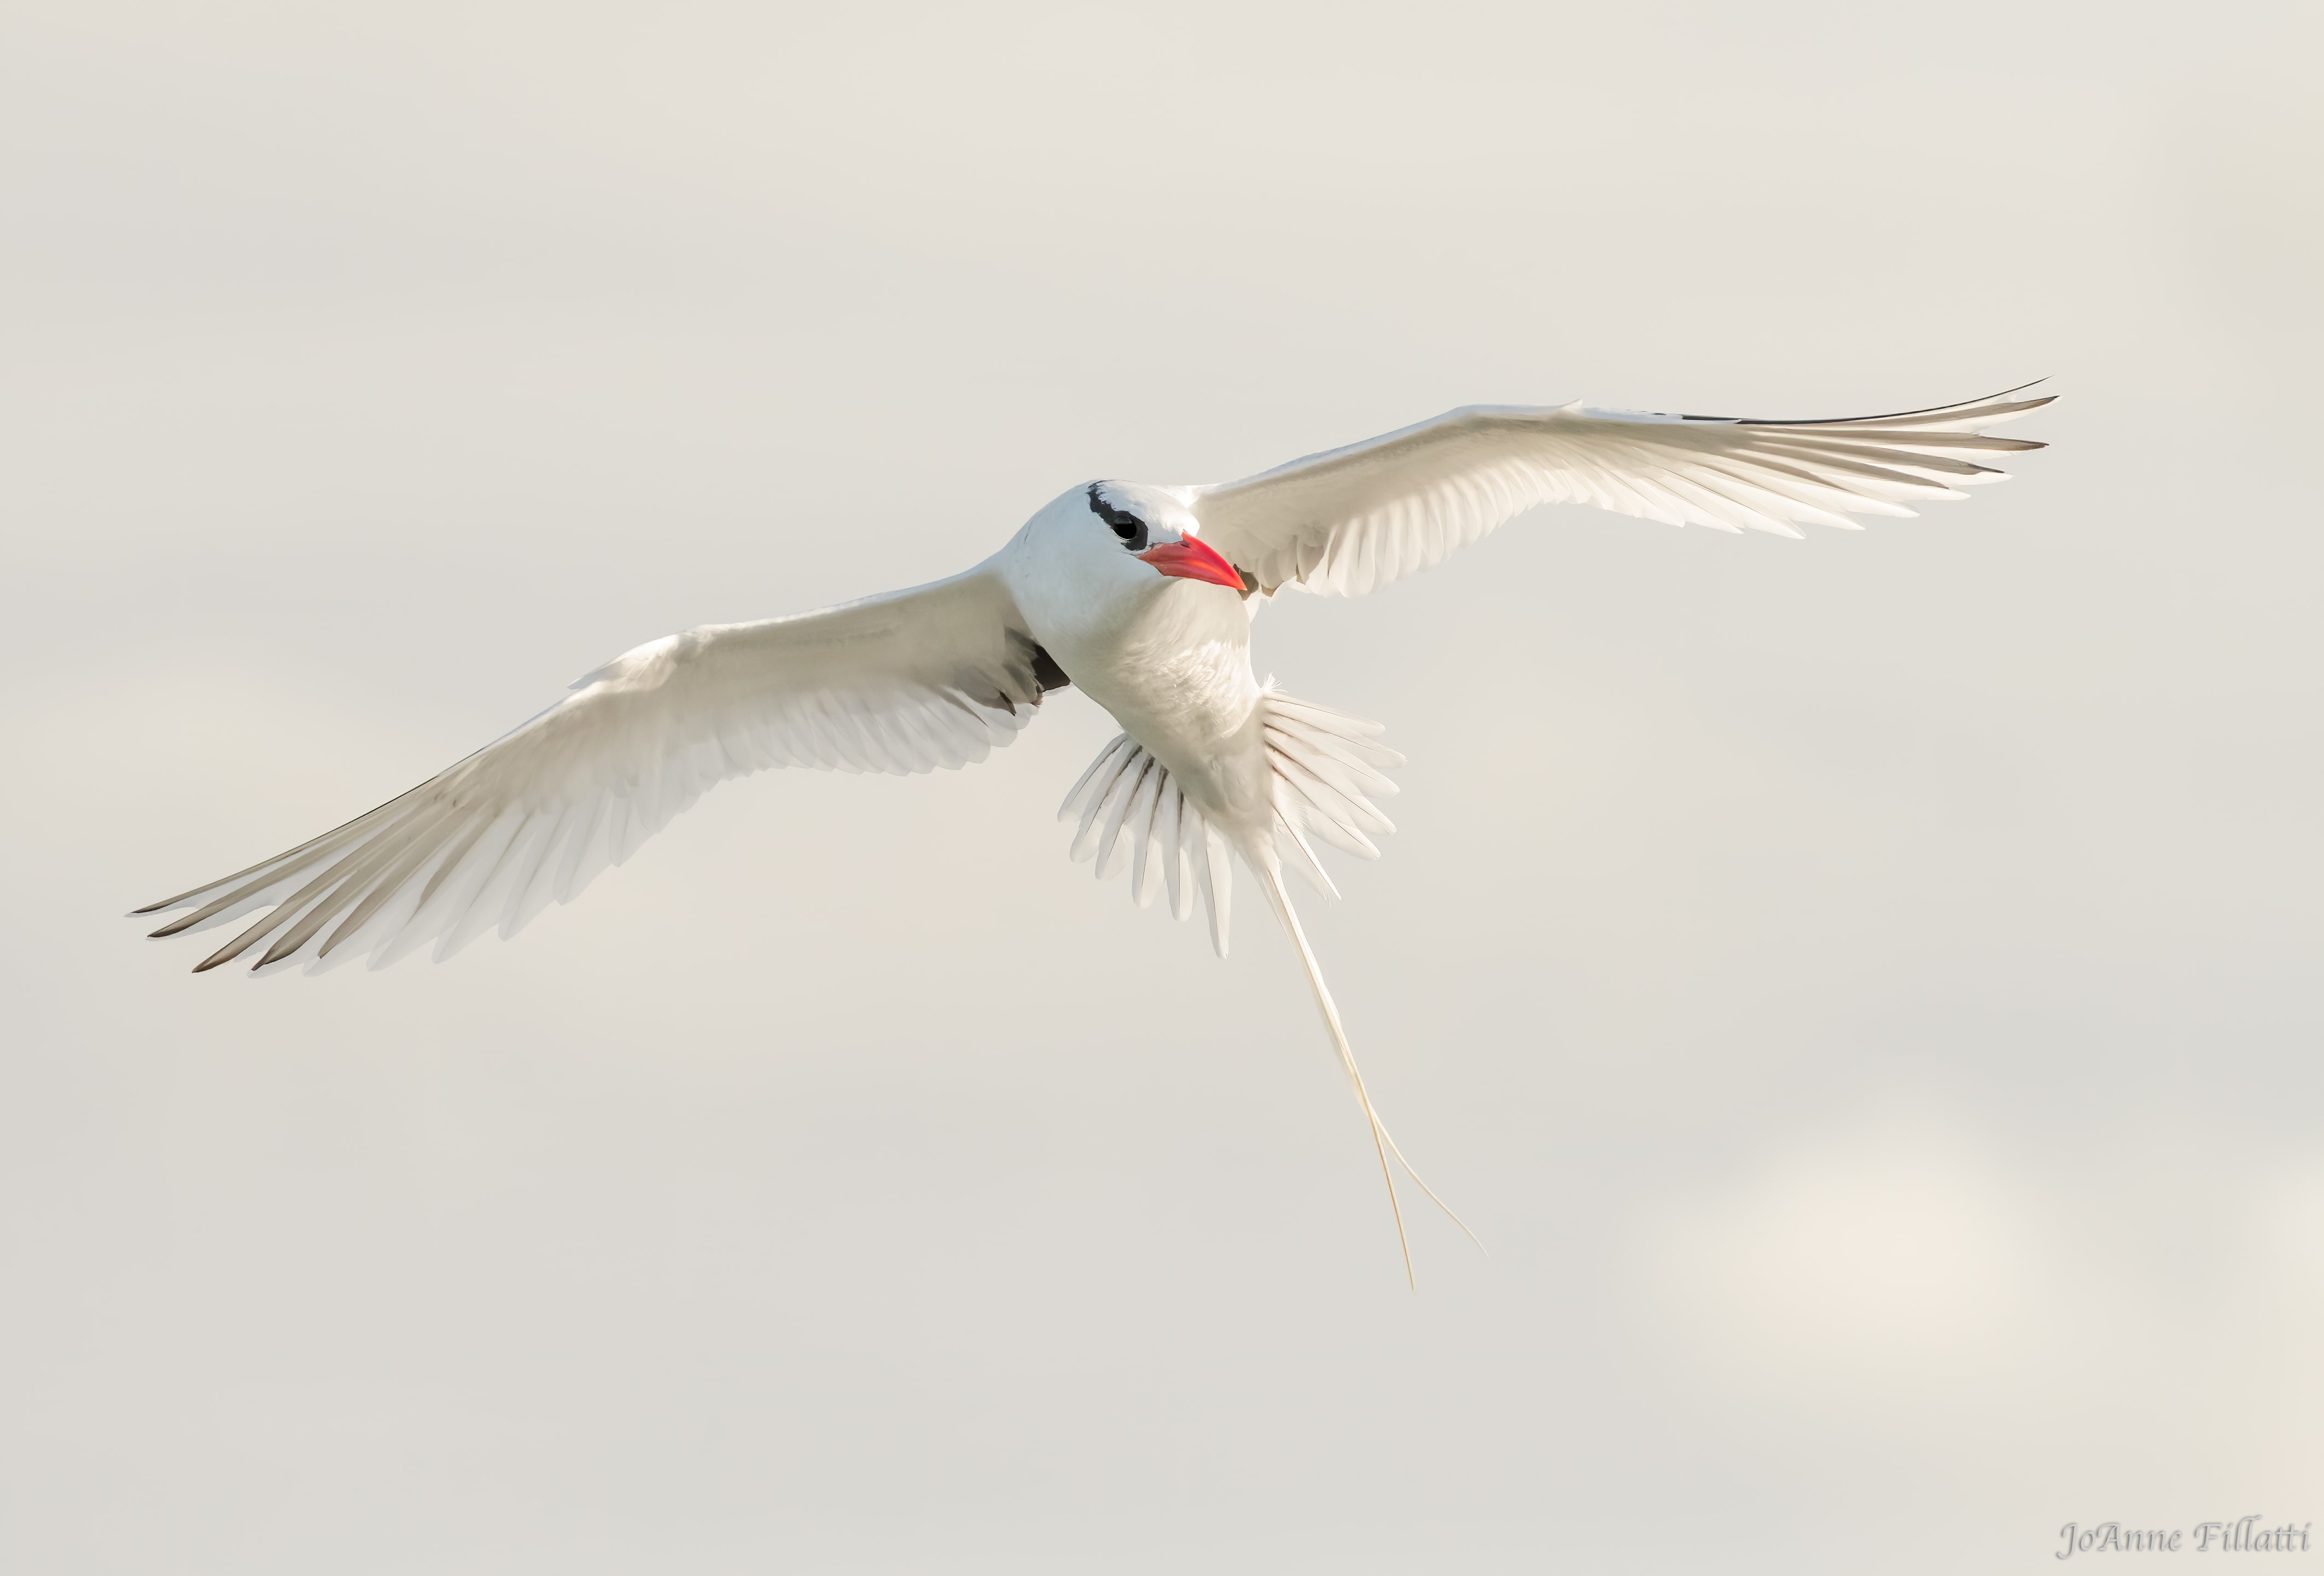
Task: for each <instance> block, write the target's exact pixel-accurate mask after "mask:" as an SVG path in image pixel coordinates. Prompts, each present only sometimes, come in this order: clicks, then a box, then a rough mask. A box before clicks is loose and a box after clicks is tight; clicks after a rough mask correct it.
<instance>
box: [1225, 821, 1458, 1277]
mask: <svg viewBox="0 0 2324 1576" xmlns="http://www.w3.org/2000/svg"><path fill="white" fill-rule="evenodd" d="M1244 862H1245V863H1247V864H1250V865H1252V866H1253V868H1254V869H1255V870H1256V871H1257V873H1258V875H1259V883H1260V885H1261V886H1262V887H1264V888H1265V889H1266V891H1267V896H1268V902H1269V903H1271V904H1272V905H1273V906H1274V908H1275V914H1276V917H1277V918H1278V919H1280V920H1282V921H1283V928H1284V929H1285V930H1286V931H1288V932H1289V933H1290V935H1291V945H1293V946H1295V947H1296V948H1298V949H1299V961H1300V963H1302V964H1304V965H1305V968H1306V970H1307V983H1308V985H1309V986H1310V987H1312V988H1313V989H1314V992H1315V1005H1316V1007H1317V1008H1318V1009H1320V1010H1321V1011H1322V1012H1323V1027H1324V1028H1325V1029H1326V1030H1328V1031H1329V1032H1330V1034H1331V1036H1332V1046H1333V1049H1334V1050H1336V1051H1338V1052H1339V1053H1340V1065H1341V1066H1342V1067H1343V1068H1345V1069H1346V1070H1347V1074H1348V1082H1349V1083H1352V1084H1354V1085H1355V1090H1356V1100H1357V1101H1358V1102H1359V1103H1360V1104H1361V1105H1362V1106H1363V1108H1364V1120H1366V1121H1368V1122H1369V1123H1370V1124H1371V1129H1372V1147H1373V1148H1374V1149H1376V1150H1377V1151H1379V1163H1380V1179H1381V1180H1382V1181H1384V1182H1386V1183H1387V1184H1388V1212H1389V1213H1390V1214H1392V1215H1393V1216H1394V1217H1395V1218H1396V1241H1397V1247H1398V1248H1400V1249H1403V1251H1404V1278H1405V1281H1406V1284H1407V1285H1409V1286H1412V1287H1413V1288H1414V1289H1415V1290H1418V1289H1419V1285H1420V1283H1419V1281H1418V1279H1417V1278H1416V1277H1415V1276H1414V1275H1413V1272H1412V1244H1411V1242H1410V1241H1409V1240H1406V1237H1405V1234H1404V1209H1403V1207H1402V1206H1401V1205H1400V1204H1398V1203H1397V1197H1396V1176H1395V1174H1394V1173H1393V1172H1391V1171H1390V1170H1389V1169H1388V1157H1389V1156H1391V1155H1393V1156H1395V1157H1396V1163H1397V1165H1398V1166H1403V1167H1404V1173H1405V1175H1407V1176H1409V1177H1411V1178H1412V1180H1413V1184H1414V1185H1416V1187H1418V1188H1419V1189H1420V1191H1421V1192H1423V1193H1425V1194H1427V1195H1428V1200H1429V1202H1430V1203H1433V1204H1434V1205H1435V1206H1436V1207H1437V1208H1438V1209H1440V1210H1443V1212H1444V1213H1445V1214H1446V1215H1447V1216H1448V1217H1450V1219H1451V1220H1452V1223H1453V1224H1454V1225H1456V1226H1458V1227H1460V1228H1461V1230H1462V1231H1464V1232H1467V1234H1468V1238H1469V1240H1470V1241H1471V1242H1475V1243H1476V1244H1477V1247H1478V1248H1479V1249H1480V1250H1481V1249H1483V1248H1484V1246H1485V1244H1484V1243H1483V1242H1482V1241H1481V1240H1479V1238H1478V1236H1477V1233H1476V1232H1474V1231H1471V1230H1469V1222H1468V1221H1464V1220H1462V1218H1461V1217H1460V1216H1459V1215H1458V1214H1457V1213H1455V1212H1453V1209H1452V1205H1451V1204H1448V1203H1445V1202H1444V1201H1443V1199H1441V1198H1439V1197H1437V1196H1436V1190H1435V1189H1434V1188H1433V1187H1431V1186H1429V1185H1428V1183H1427V1181H1426V1179H1425V1178H1424V1177H1423V1176H1422V1175H1420V1173H1419V1172H1417V1171H1416V1170H1414V1169H1413V1166H1412V1162H1411V1161H1409V1160H1407V1159H1406V1158H1405V1157H1404V1151H1403V1150H1402V1149H1399V1148H1397V1143H1396V1140H1395V1139H1394V1138H1391V1137H1389V1136H1388V1127H1387V1124H1385V1123H1384V1122H1382V1121H1381V1120H1380V1119H1379V1111H1375V1110H1373V1109H1372V1097H1371V1094H1370V1093H1369V1092H1368V1091H1367V1090H1366V1089H1365V1088H1364V1075H1363V1073H1362V1071H1361V1070H1360V1068H1358V1067H1357V1065H1356V1053H1355V1047H1353V1046H1351V1045H1349V1044H1348V1031H1347V1030H1346V1028H1343V1027H1342V1025H1341V1023H1340V1008H1339V1004H1338V1003H1337V1002H1335V1001H1333V1000H1332V988H1331V987H1330V986H1328V985H1326V984H1324V983H1323V964H1321V963H1317V962H1316V961H1315V949H1314V947H1312V946H1309V945H1307V932H1306V931H1305V929H1303V928H1302V927H1301V926H1300V924H1299V914H1298V911H1297V910H1296V909H1295V908H1292V906H1291V894H1290V893H1289V892H1288V891H1287V890H1286V889H1285V888H1284V885H1283V875H1282V871H1281V870H1280V868H1279V867H1278V865H1277V862H1276V861H1273V860H1252V859H1250V857H1249V856H1248V855H1246V856H1245V859H1244Z"/></svg>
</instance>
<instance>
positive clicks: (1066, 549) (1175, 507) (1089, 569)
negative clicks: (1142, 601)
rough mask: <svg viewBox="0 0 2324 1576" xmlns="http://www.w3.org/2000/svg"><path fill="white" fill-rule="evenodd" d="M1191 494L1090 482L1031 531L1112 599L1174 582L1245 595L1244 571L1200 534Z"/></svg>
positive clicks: (1044, 549)
mask: <svg viewBox="0 0 2324 1576" xmlns="http://www.w3.org/2000/svg"><path fill="white" fill-rule="evenodd" d="M1184 493H1185V490H1184V489H1180V488H1175V487H1157V486H1151V485H1148V484H1144V483H1139V482H1091V483H1089V484H1086V485H1084V486H1081V487H1077V488H1075V489H1074V491H1072V492H1070V493H1065V494H1063V495H1062V496H1060V497H1059V498H1058V499H1057V500H1056V502H1053V503H1051V504H1050V505H1049V506H1048V507H1047V509H1044V510H1043V511H1041V512H1040V513H1039V514H1037V515H1036V516H1035V517H1034V518H1033V520H1032V521H1030V522H1029V524H1028V533H1029V534H1030V536H1031V537H1032V538H1033V539H1034V541H1035V542H1036V543H1037V546H1038V549H1039V550H1040V552H1041V554H1042V556H1043V557H1045V558H1048V559H1049V560H1050V561H1051V562H1052V563H1053V564H1054V565H1056V567H1059V568H1064V569H1066V570H1067V573H1068V574H1069V575H1070V576H1071V577H1072V578H1073V579H1074V580H1076V581H1078V582H1080V583H1081V584H1083V585H1085V586H1087V587H1088V588H1089V589H1090V590H1092V591H1099V590H1100V588H1101V587H1102V588H1103V593H1102V594H1105V595H1106V597H1107V599H1108V600H1111V599H1112V598H1113V597H1116V596H1120V595H1136V594H1140V593H1150V592H1154V591H1159V590H1160V589H1162V588H1163V586H1164V585H1166V584H1167V582H1169V581H1172V580H1193V581H1196V582H1198V583H1201V584H1203V585H1218V586H1223V587H1225V588H1226V589H1227V590H1230V591H1233V592H1235V593H1237V594H1240V593H1241V591H1242V590H1243V582H1242V576H1240V575H1239V574H1237V573H1236V572H1235V567H1234V566H1233V565H1231V564H1230V563H1228V562H1227V561H1226V559H1225V558H1222V557H1220V556H1219V554H1218V552H1217V551H1216V550H1215V549H1213V548H1211V547H1210V546H1209V545H1207V544H1206V543H1204V542H1203V539H1201V538H1200V537H1199V536H1197V535H1196V534H1195V532H1196V530H1198V527H1197V526H1196V524H1195V521H1194V515H1193V513H1192V512H1189V511H1188V509H1187V508H1186V501H1185V496H1184Z"/></svg>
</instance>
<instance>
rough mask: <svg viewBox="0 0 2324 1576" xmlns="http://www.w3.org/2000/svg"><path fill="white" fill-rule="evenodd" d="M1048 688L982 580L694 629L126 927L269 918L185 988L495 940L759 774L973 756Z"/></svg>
mask: <svg viewBox="0 0 2324 1576" xmlns="http://www.w3.org/2000/svg"><path fill="white" fill-rule="evenodd" d="M1064 683H1065V677H1064V675H1063V674H1062V673H1060V672H1059V671H1058V670H1057V668H1056V665H1055V664H1054V663H1052V662H1050V661H1049V660H1048V659H1047V654H1046V653H1044V652H1043V651H1042V650H1040V648H1039V647H1037V645H1036V644H1035V643H1034V641H1033V639H1032V637H1031V636H1030V635H1029V634H1028V632H1027V631H1026V629H1025V625H1024V621H1023V619H1022V618H1021V617H1020V616H1019V613H1018V611H1017V606H1016V604H1015V603H1014V602H1013V601H1012V600H1011V599H1010V594H1009V591H1008V588H1007V587H1006V586H1005V585H1003V584H1002V583H1001V577H1000V576H999V575H998V574H997V573H995V572H993V571H991V570H990V569H986V568H979V569H975V570H972V571H970V572H969V573H968V574H965V575H961V576H955V577H954V578H953V579H950V580H942V581H938V582H937V583H936V584H935V585H923V586H920V587H919V588H918V589H916V590H911V591H899V592H896V593H894V594H890V595H887V596H875V597H871V598H867V599H866V600H864V601H862V602H853V603H849V604H845V605H844V606H841V607H832V608H825V609H824V610H822V611H821V612H818V613H799V614H798V615H796V616H793V617H789V618H778V619H769V620H767V621H765V622H761V623H743V624H711V625H705V627H703V628H701V629H696V630H688V631H686V632H685V633H684V634H678V635H670V636H668V637H666V638H665V639H662V640H659V641H652V642H650V644H647V645H643V646H640V647H639V648H638V649H637V650H634V651H631V652H629V653H627V654H626V655H624V656H622V657H618V658H616V659H613V661H611V662H609V663H607V664H606V665H605V666H604V667H603V668H598V669H597V670H596V671H595V672H594V673H591V674H588V675H587V676H586V677H582V678H580V679H578V680H576V682H575V684H574V685H573V693H572V694H570V695H568V696H566V697H565V698H564V699H563V700H561V701H559V702H558V703H557V705H553V706H551V707H549V709H548V710H547V711H545V712H542V713H541V714H539V716H537V717H534V718H533V719H532V720H531V721H530V722H529V723H525V724H524V725H523V726H522V727H520V728H518V729H517V730H516V731H515V732H513V733H509V734H507V735H506V736H505V737H503V738H502V739H500V740H499V741H498V742H495V743H493V744H490V745H488V746H486V747H485V748H484V749H483V750H480V751H477V752H476V753H475V754H474V755H471V756H469V757H468V758H467V759H466V760H463V761H461V762H460V763H459V764H458V765H457V766H454V767H451V768H450V769H448V770H446V771H444V772H442V773H440V774H439V775H438V776H436V777H433V778H430V779H429V780H428V781H426V782H424V783H422V784H420V786H419V787H418V788H413V789H412V790H411V791H410V792H409V793H407V794H404V795H403V796H401V797H399V798H395V799H391V800H390V801H388V802H387V803H386V804H384V805H382V806H380V807H379V808H377V809H375V810H374V811H372V812H371V813H370V814H369V815H367V816H358V817H357V818H356V819H355V820H353V821H350V822H348V823H347V824H346V825H344V826H341V827H340V828H338V830H337V831H335V832H328V833H326V834H323V835H322V836H320V837H318V838H316V839H315V840H314V841H313V842H311V843H301V844H300V845H299V846H298V847H296V848H294V849H291V851H290V852H289V853H281V854H278V855H276V856H275V857H274V858H272V859H270V860H267V861H265V862H263V863H261V864H255V865H253V866H251V867H250V868H249V869H248V870H245V871H237V872H236V873H235V874H234V875H231V876H227V877H226V878H225V879H224V880H216V881H212V882H209V883H208V885H205V886H200V887H197V888H195V889H193V890H191V891H189V892H181V893H180V894H179V895H178V896H176V897H174V898H171V899H166V900H165V901H163V902H160V903H155V904H152V906H150V907H148V908H140V909H138V910H137V912H138V913H140V914H154V913H160V912H161V911H163V910H167V909H177V908H191V909H192V910H193V912H192V913H190V914H189V915H187V916H186V917H183V918H181V919H179V920H176V921H175V922H173V923H171V924H169V925H165V926H162V927H161V929H159V930H157V931H155V932H154V933H153V934H154V935H177V934H179V933H180V932H182V931H189V930H203V929H208V928H209V927H211V926H217V925H224V924H226V923H227V922H228V921H230V920H233V919H236V918H239V917H242V916H243V915H244V914H247V913H250V912H251V911H252V910H254V909H257V908H268V909H270V910H271V911H270V912H269V913H267V914H265V915H263V917H260V918H259V919H258V921H257V923H255V924H254V925H252V926H250V927H249V928H247V929H246V930H244V931H243V932H242V933H241V934H240V935H236V936H235V938H234V939H233V940H232V941H230V942H228V943H226V945H224V946H222V947H220V948H219V949H218V950H217V951H216V952H214V953H212V954H210V955H209V956H208V958H206V959H204V960H203V961H202V962H201V963H200V964H198V966H197V969H196V972H200V971H201V970H202V969H210V968H216V967H217V965H218V964H220V963H226V962H227V961H228V960H230V959H233V958H235V957H237V956H240V955H242V954H244V953H247V952H249V951H251V949H253V948H254V947H257V946H258V945H260V944H261V943H262V942H263V943H266V944H268V945H266V946H265V949H264V951H263V954H261V955H260V956H259V957H258V959H257V962H256V963H254V965H253V966H254V968H255V969H266V968H269V967H272V966H277V965H281V966H287V965H288V964H289V963H291V961H293V960H294V959H297V958H300V957H305V958H306V959H308V960H309V969H310V970H311V969H314V968H319V967H322V966H325V965H326V964H327V963H339V962H344V961H346V959H348V958H351V957H355V956H358V955H362V954H370V955H371V958H372V961H373V963H374V965H377V964H380V963H389V962H392V961H393V960H394V959H395V958H398V957H401V956H402V955H403V954H406V953H408V952H410V951H411V950H413V949H414V948H416V947H418V946H420V945H423V944H424V943H427V942H429V941H434V942H436V943H437V944H438V946H437V954H436V955H437V956H438V957H439V958H440V957H444V956H447V955H448V954H451V953H452V952H454V951H457V949H458V948H460V947H461V946H463V945H466V944H467V943H468V942H469V941H471V940H473V939H474V938H475V936H476V935H479V934H481V933H482V932H483V931H484V930H485V929H487V928H489V927H491V926H493V925H495V924H497V925H498V926H500V931H501V934H502V935H503V936H507V935H514V934H515V933H516V931H517V930H518V929H520V928H521V927H522V926H524V925H525V924H526V922H528V921H529V920H530V919H531V918H532V917H533V916H534V915H536V914H538V913H539V911H540V910H541V908H544V907H545V906H546V905H547V904H548V903H549V900H550V899H556V900H557V901H558V902H564V901H566V900H567V899H570V898H572V897H573V896H574V895H575V894H576V893H577V892H579V891H580V890H581V889H582V888H583V887H584V886H586V885H587V884H588V882H589V881H590V880H592V879H593V878H595V876H596V875H597V874H598V872H600V871H603V870H604V868H605V867H606V866H607V865H608V864H618V863H620V862H622V860H625V859H627V858H628V857H629V856H630V854H631V853H632V852H633V851H634V850H635V849H636V848H637V846H638V844H640V843H642V842H644V841H645V839H646V838H648V837H650V836H651V835H652V834H654V833H656V832H658V831H659V830H660V829H661V828H662V827H663V826H665V825H668V824H669V820H670V818H671V817H672V816H676V815H677V814H678V812H679V811H681V810H684V809H685V808H687V806H690V805H692V804H693V803H694V801H695V800H696V799H697V798H699V797H702V794H703V792H704V790H705V789H706V788H709V787H711V786H712V785H713V784H714V783H717V782H719V781H721V780H723V779H726V778H730V777H736V776H740V775H742V774H743V773H746V772H752V771H758V770H762V769H764V768H767V767H771V766H813V767H821V768H825V769H835V770H842V771H887V772H899V773H903V772H918V771H927V770H933V769H934V768H936V767H939V766H942V767H959V766H964V765H966V764H967V763H969V762H970V761H973V760H983V759H984V757H985V756H986V755H987V754H989V753H991V750H992V748H993V746H995V745H998V744H1006V743H1008V742H1010V740H1012V739H1013V738H1015V737H1016V735H1017V732H1018V730H1019V729H1020V728H1022V727H1024V726H1025V724H1026V723H1028V722H1030V721H1031V720H1032V718H1033V714H1034V708H1035V707H1037V705H1039V704H1040V700H1041V694H1042V691H1043V690H1044V689H1045V688H1052V689H1053V688H1057V687H1061V686H1063V685H1064Z"/></svg>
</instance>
